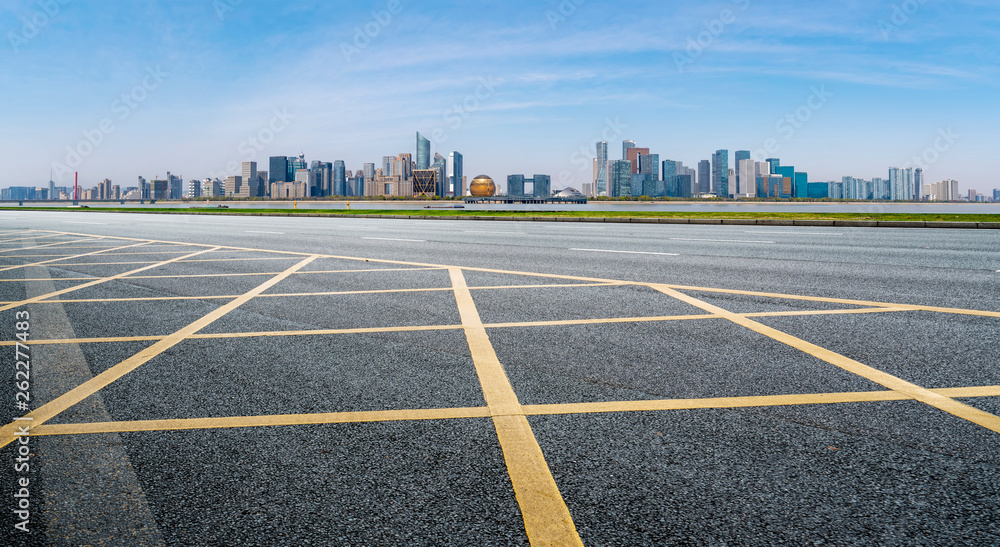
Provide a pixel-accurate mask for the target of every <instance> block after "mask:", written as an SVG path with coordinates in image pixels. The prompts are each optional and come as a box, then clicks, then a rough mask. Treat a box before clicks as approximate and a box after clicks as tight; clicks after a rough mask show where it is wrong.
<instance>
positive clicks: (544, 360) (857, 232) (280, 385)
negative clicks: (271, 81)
mask: <svg viewBox="0 0 1000 547" xmlns="http://www.w3.org/2000/svg"><path fill="white" fill-rule="evenodd" d="M0 272H2V275H0V309H2V310H3V313H2V314H0V331H2V332H3V345H4V348H5V349H4V350H3V352H4V354H5V355H7V357H4V358H3V359H2V360H0V363H2V366H3V370H4V373H3V374H2V375H0V376H2V377H3V378H4V380H2V382H0V419H2V423H3V424H4V425H3V429H2V431H0V444H2V449H0V484H2V485H3V486H2V491H3V492H6V493H7V494H6V495H5V496H4V499H6V500H7V501H6V502H5V503H6V504H7V506H6V507H3V508H2V512H3V514H4V515H5V517H4V518H3V522H2V526H3V528H2V531H0V545H408V546H409V545H529V544H530V545H580V544H584V545H625V546H636V545H672V544H685V545H686V544H691V545H721V544H727V545H771V544H776V543H787V544H795V545H801V544H832V545H857V544H872V545H956V544H959V545H962V544H964V545H995V544H998V543H1000V526H998V524H997V523H998V522H1000V495H998V492H1000V418H998V417H997V415H998V414H1000V346H998V342H997V338H998V337H997V333H998V332H1000V231H994V230H954V229H949V230H936V229H885V228H880V229H866V228H792V227H787V228H785V227H757V226H696V225H648V224H635V225H630V224H610V223H609V224H604V223H570V222H517V221H504V222H494V221H460V220H393V219H350V218H334V219H323V218H288V217H241V216H212V217H206V216H174V215H136V214H112V213H96V212H95V213H87V214H80V213H69V212H7V211H3V212H0ZM18 342H20V343H21V344H20V345H18ZM19 361H20V363H18V362H19ZM18 371H22V372H23V374H21V375H20V376H15V375H16V373H17V372H18ZM26 377H27V378H26ZM25 402H26V404H24V405H22V406H20V407H19V405H20V404H21V403H25ZM25 429H27V430H28V431H29V432H30V434H29V435H20V434H19V433H20V432H21V431H24V430H25ZM4 462H5V463H4ZM22 464H23V465H22ZM25 485H26V486H25ZM24 529H28V530H29V532H25V531H23V530H24Z"/></svg>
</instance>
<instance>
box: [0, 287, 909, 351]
mask: <svg viewBox="0 0 1000 547" xmlns="http://www.w3.org/2000/svg"><path fill="white" fill-rule="evenodd" d="M469 289H470V290H472V287H469ZM261 296H265V295H261ZM181 298H187V297H181ZM218 298H236V296H226V297H218ZM258 298H259V297H258ZM102 301H103V300H102ZM47 302H62V303H72V302H79V301H78V300H53V301H46V302H40V303H41V304H44V303H47ZM893 311H901V310H898V309H893V308H859V309H852V310H816V311H788V312H762V313H746V314H741V315H743V316H744V317H783V316H796V315H827V314H835V313H854V314H857V313H875V312H881V313H885V312H893ZM715 319H721V318H720V317H719V316H717V315H711V314H703V315H676V316H663V317H614V318H599V319H566V320H555V321H524V322H519V323H485V324H483V326H484V327H485V328H487V329H501V328H526V327H550V326H576V325H599V324H608V323H646V322H668V321H686V320H715ZM461 328H462V325H412V326H401V327H359V328H347V329H313V330H293V331H280V330H279V331H260V332H224V333H211V334H207V333H206V334H194V335H192V336H190V337H189V338H190V339H191V340H197V339H218V338H259V337H262V336H269V337H281V336H319V335H330V334H377V333H388V332H412V331H436V330H459V329H461ZM164 337H165V335H163V336H113V337H107V338H66V339H60V340H32V342H31V343H32V344H36V345H54V344H93V343H106V342H147V341H156V340H162V339H163V338H164ZM15 343H16V342H14V341H3V342H0V347H2V346H13V345H14V344H15Z"/></svg>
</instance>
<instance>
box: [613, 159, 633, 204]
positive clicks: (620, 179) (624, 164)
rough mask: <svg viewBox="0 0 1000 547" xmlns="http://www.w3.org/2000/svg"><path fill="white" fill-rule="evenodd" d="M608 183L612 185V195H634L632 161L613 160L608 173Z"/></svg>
mask: <svg viewBox="0 0 1000 547" xmlns="http://www.w3.org/2000/svg"><path fill="white" fill-rule="evenodd" d="M608 177H609V180H608V183H609V184H610V185H611V197H616V198H617V197H629V196H631V195H632V163H631V162H629V161H628V160H618V161H613V162H611V170H610V172H609V173H608Z"/></svg>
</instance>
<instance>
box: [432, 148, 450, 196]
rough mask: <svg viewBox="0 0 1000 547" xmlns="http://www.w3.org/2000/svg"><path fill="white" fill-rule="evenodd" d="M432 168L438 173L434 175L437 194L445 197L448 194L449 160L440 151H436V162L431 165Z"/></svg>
mask: <svg viewBox="0 0 1000 547" xmlns="http://www.w3.org/2000/svg"><path fill="white" fill-rule="evenodd" d="M431 169H433V170H434V172H435V173H436V175H435V177H434V182H435V185H436V190H437V196H438V197H442V198H443V197H445V196H447V195H448V179H446V178H445V176H446V175H447V173H448V160H446V159H445V158H444V156H442V155H441V154H440V153H438V152H435V153H434V164H433V165H431Z"/></svg>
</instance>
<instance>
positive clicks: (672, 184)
mask: <svg viewBox="0 0 1000 547" xmlns="http://www.w3.org/2000/svg"><path fill="white" fill-rule="evenodd" d="M661 165H662V167H663V169H662V170H661V173H662V174H663V186H664V188H663V195H665V196H667V197H672V198H676V197H680V193H679V189H678V188H677V162H675V161H672V160H663V163H662V164H661Z"/></svg>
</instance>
